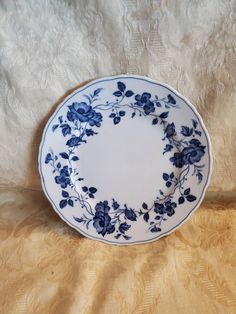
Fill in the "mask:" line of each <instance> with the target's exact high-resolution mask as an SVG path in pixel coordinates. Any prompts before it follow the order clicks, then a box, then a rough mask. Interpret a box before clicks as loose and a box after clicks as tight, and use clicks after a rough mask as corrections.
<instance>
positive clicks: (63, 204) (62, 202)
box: [59, 200, 67, 209]
mask: <svg viewBox="0 0 236 314" xmlns="http://www.w3.org/2000/svg"><path fill="white" fill-rule="evenodd" d="M66 205H67V200H61V201H60V204H59V206H60V208H61V209H62V208H64V207H66Z"/></svg>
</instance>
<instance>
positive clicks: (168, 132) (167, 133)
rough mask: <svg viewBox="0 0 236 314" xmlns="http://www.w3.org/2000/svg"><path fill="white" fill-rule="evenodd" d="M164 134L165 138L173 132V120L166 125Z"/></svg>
mask: <svg viewBox="0 0 236 314" xmlns="http://www.w3.org/2000/svg"><path fill="white" fill-rule="evenodd" d="M165 134H166V137H167V138H169V137H172V136H173V135H174V134H175V125H174V123H173V122H172V123H170V124H168V125H167V127H166V128H165Z"/></svg>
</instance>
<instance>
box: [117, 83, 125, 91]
mask: <svg viewBox="0 0 236 314" xmlns="http://www.w3.org/2000/svg"><path fill="white" fill-rule="evenodd" d="M117 86H118V89H119V90H120V91H121V92H124V91H125V89H126V86H125V84H124V83H122V82H118V83H117Z"/></svg>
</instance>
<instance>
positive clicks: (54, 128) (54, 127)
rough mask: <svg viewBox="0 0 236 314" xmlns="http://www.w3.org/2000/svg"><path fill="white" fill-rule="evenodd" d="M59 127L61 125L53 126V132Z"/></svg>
mask: <svg viewBox="0 0 236 314" xmlns="http://www.w3.org/2000/svg"><path fill="white" fill-rule="evenodd" d="M58 126H59V124H54V125H53V126H52V132H54V131H55V130H56V129H57V128H58Z"/></svg>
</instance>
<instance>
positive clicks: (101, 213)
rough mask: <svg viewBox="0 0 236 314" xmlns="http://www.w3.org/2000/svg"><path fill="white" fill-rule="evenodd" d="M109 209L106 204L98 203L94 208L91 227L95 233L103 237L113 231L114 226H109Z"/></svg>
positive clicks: (105, 202)
mask: <svg viewBox="0 0 236 314" xmlns="http://www.w3.org/2000/svg"><path fill="white" fill-rule="evenodd" d="M109 210H110V207H109V206H108V202H107V201H104V202H99V203H97V205H96V206H95V215H94V217H93V226H94V228H95V229H96V230H97V233H99V234H102V236H103V237H104V235H105V234H106V233H112V232H114V231H115V226H114V225H112V224H111V217H110V216H109V214H108V212H109Z"/></svg>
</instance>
